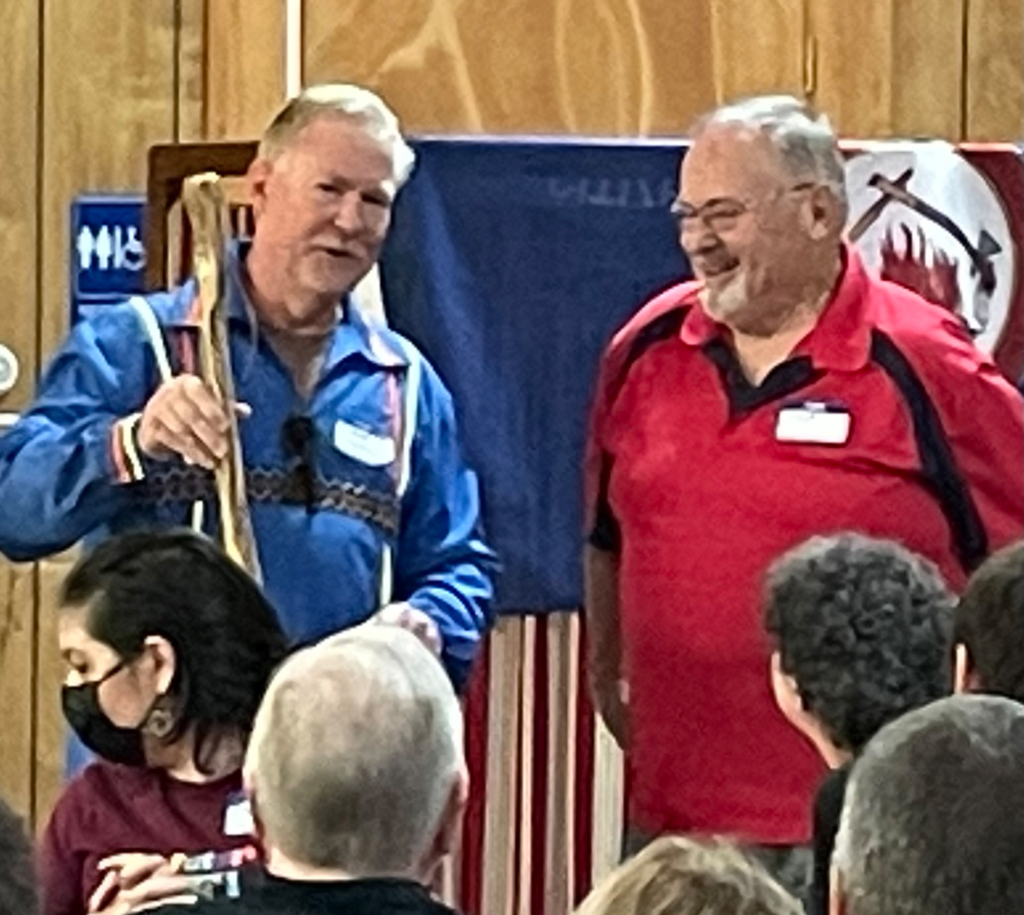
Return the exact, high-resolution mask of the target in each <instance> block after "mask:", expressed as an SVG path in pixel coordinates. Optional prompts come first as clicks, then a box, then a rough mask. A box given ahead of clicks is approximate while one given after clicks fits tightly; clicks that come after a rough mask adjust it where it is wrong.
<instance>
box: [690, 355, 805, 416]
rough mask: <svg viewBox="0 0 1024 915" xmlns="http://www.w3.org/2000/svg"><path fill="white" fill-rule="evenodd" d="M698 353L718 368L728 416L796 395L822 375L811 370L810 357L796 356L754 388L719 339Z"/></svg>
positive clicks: (738, 362) (734, 357)
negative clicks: (702, 354) (727, 403)
mask: <svg viewBox="0 0 1024 915" xmlns="http://www.w3.org/2000/svg"><path fill="white" fill-rule="evenodd" d="M701 351H702V352H703V353H704V355H705V356H707V357H708V359H710V360H711V361H712V362H713V363H714V364H715V367H716V368H717V369H718V374H719V377H720V378H721V379H722V386H723V387H724V388H725V393H726V396H727V397H728V398H729V412H730V413H731V414H737V413H750V412H751V411H753V410H756V409H757V408H758V407H761V406H763V405H764V404H767V403H771V402H772V401H774V400H779V399H780V398H783V397H787V396H789V395H790V394H794V393H796V392H797V391H799V390H800V389H801V388H805V387H807V385H809V384H811V383H812V382H814V381H816V380H817V379H819V378H821V377H822V375H824V374H825V373H824V372H823V371H821V370H820V369H815V368H814V365H813V363H812V362H811V357H810V356H796V357H794V358H792V359H787V360H786V361H785V362H782V363H780V364H779V365H777V366H775V368H773V369H772V370H771V371H770V372H769V373H768V374H767V375H766V376H765V378H764V380H763V381H762V382H761V383H760V384H758V385H754V384H751V383H750V379H748V378H747V376H746V374H745V373H744V371H743V367H742V366H741V365H740V361H739V358H738V357H737V356H736V353H735V352H733V349H732V347H731V346H729V344H728V343H726V342H725V340H723V339H722V338H721V337H715V338H713V339H711V340H708V342H707V343H705V344H704V345H703V346H702V347H701Z"/></svg>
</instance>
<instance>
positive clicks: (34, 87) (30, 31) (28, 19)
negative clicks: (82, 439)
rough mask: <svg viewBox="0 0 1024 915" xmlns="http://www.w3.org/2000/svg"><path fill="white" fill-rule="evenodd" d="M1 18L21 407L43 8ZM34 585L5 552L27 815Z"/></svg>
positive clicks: (3, 580)
mask: <svg viewBox="0 0 1024 915" xmlns="http://www.w3.org/2000/svg"><path fill="white" fill-rule="evenodd" d="M0 21H2V22H3V23H4V34H5V36H6V37H7V41H6V42H5V45H6V47H5V52H4V54H3V56H2V57H0V84H2V85H4V86H7V87H13V88H12V89H11V91H7V92H4V93H0V143H2V144H3V146H2V148H3V163H4V180H3V181H2V182H0V238H2V239H3V245H4V248H3V253H4V257H3V264H2V266H0V302H2V303H3V307H2V308H0V343H3V344H4V345H5V346H7V347H8V348H10V349H11V350H12V351H13V352H14V354H15V356H16V357H17V359H18V362H19V363H20V376H19V380H18V384H17V386H16V387H15V388H14V389H13V390H12V391H11V392H10V393H9V394H8V395H7V396H6V397H4V398H3V399H2V401H0V409H3V410H19V409H21V408H22V407H24V406H25V404H26V403H28V401H29V399H30V398H31V396H32V388H33V382H34V378H35V370H36V363H37V361H38V351H37V337H38V334H37V332H36V309H37V296H36V282H37V279H38V219H37V193H38V188H39V171H38V156H37V138H38V106H39V9H38V7H37V5H36V4H34V3H24V2H23V0H0ZM2 510H3V508H2V507H0V511H2ZM34 592H35V570H34V568H33V567H32V566H30V565H14V564H12V563H8V562H7V561H6V560H3V559H2V558H0V720H2V721H3V732H2V736H0V797H2V798H3V799H4V800H5V801H7V803H9V804H10V805H11V806H12V807H14V808H15V809H16V810H17V811H18V813H19V814H20V815H22V816H29V815H31V813H32V774H31V773H32V758H33V752H34V740H33V705H32V684H33V682H34V678H35V660H34V659H35V652H34V636H35V612H36V611H35V598H34Z"/></svg>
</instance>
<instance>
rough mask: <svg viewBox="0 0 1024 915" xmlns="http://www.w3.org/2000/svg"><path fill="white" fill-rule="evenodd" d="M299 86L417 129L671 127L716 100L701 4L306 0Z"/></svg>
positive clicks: (618, 131)
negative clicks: (344, 88)
mask: <svg viewBox="0 0 1024 915" xmlns="http://www.w3.org/2000/svg"><path fill="white" fill-rule="evenodd" d="M305 17H306V18H305V28H304V35H305V42H304V47H305V75H306V81H307V82H318V81H324V80H343V81H350V82H358V83H363V84H365V85H368V86H370V87H371V88H373V89H375V90H377V91H379V92H381V93H382V94H383V95H384V97H385V98H386V99H387V100H388V101H389V103H390V104H392V105H393V106H394V107H395V109H396V110H397V111H398V112H399V113H400V115H401V117H402V119H403V121H404V123H405V124H406V125H407V127H408V128H409V129H410V130H411V131H414V132H417V133H453V132H454V133H478V132H487V133H554V134H562V133H578V134H591V135H638V134H640V135H645V134H652V133H679V132H680V131H681V130H682V129H684V127H685V125H686V124H687V123H688V122H689V120H690V119H692V117H693V116H694V115H695V114H697V113H698V112H700V111H702V110H704V109H705V108H707V107H708V106H709V105H711V104H712V103H713V100H714V91H715V83H714V78H713V71H712V66H711V63H712V50H711V15H710V11H709V7H708V3H707V0H677V2H675V3H671V4H666V3H664V2H662V0H555V2H550V3H549V2H536V0H505V2H502V3H496V2H494V0H410V2H407V3H403V4H400V5H396V4H388V5H384V4H379V3H374V2H373V0H355V2H350V3H344V4H338V3H335V2H332V0H307V2H306V4H305Z"/></svg>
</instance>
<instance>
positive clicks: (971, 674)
mask: <svg viewBox="0 0 1024 915" xmlns="http://www.w3.org/2000/svg"><path fill="white" fill-rule="evenodd" d="M953 651H954V653H953V692H954V693H976V692H979V691H980V690H981V681H980V680H979V678H978V675H977V673H975V671H974V667H973V665H972V664H971V654H970V652H969V651H968V650H967V646H966V645H964V644H963V643H962V642H958V643H957V645H956V647H955V648H954V650H953Z"/></svg>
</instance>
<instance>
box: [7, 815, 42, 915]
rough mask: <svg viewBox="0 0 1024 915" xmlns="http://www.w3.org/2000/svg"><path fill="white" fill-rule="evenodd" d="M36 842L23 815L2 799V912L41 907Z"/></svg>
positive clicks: (26, 913) (23, 913)
mask: <svg viewBox="0 0 1024 915" xmlns="http://www.w3.org/2000/svg"><path fill="white" fill-rule="evenodd" d="M37 906H38V903H37V899H36V885H35V871H34V869H33V866H32V846H31V845H30V844H29V839H28V836H27V835H26V833H25V829H24V826H23V825H22V822H21V819H20V818H19V817H18V816H16V815H15V813H14V811H13V810H11V809H10V808H9V807H8V806H7V805H6V804H5V803H4V802H3V801H2V800H0V915H34V913H35V912H36V911H38V908H37Z"/></svg>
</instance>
